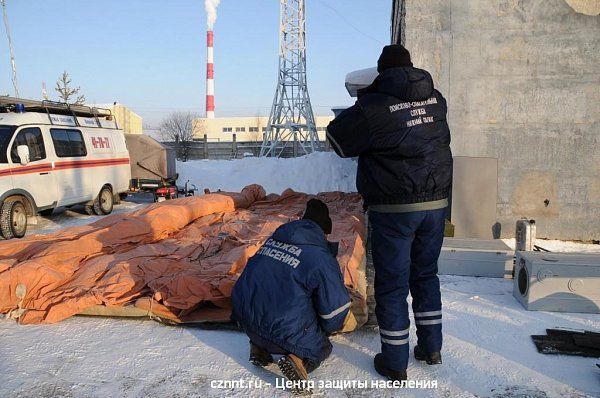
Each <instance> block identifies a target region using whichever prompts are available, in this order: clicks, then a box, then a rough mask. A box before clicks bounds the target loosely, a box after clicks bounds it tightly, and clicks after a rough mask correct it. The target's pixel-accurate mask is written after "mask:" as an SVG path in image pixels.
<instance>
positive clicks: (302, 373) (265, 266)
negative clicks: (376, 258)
mask: <svg viewBox="0 0 600 398" xmlns="http://www.w3.org/2000/svg"><path fill="white" fill-rule="evenodd" d="M331 230H332V223H331V218H329V210H328V208H327V205H326V204H325V203H323V202H321V201H320V200H317V199H311V200H310V201H309V202H308V204H307V208H306V212H305V214H304V217H303V219H302V220H298V221H292V222H290V223H287V224H284V225H282V226H280V227H279V228H277V230H276V231H275V233H274V234H273V235H272V236H271V237H270V238H269V239H268V240H267V242H266V243H265V244H264V246H262V247H261V248H260V249H259V250H258V252H257V253H256V255H254V256H253V257H252V258H251V259H250V260H249V261H248V264H247V265H246V268H245V269H244V271H243V272H242V275H241V276H240V278H239V279H238V281H237V283H236V284H235V287H234V288H233V293H232V299H233V314H232V319H233V320H235V321H237V322H238V323H239V324H241V326H242V327H243V329H244V331H245V332H246V334H247V335H248V337H249V338H250V362H252V363H253V364H255V365H257V366H266V365H268V364H270V363H272V362H273V357H272V355H271V354H281V355H283V356H282V357H281V359H280V360H279V361H278V363H277V364H278V366H279V368H280V369H281V371H282V373H283V374H284V376H285V377H287V378H288V379H290V380H292V381H298V380H306V379H307V378H308V373H310V372H312V371H313V370H315V369H316V368H317V367H318V366H319V365H320V364H321V362H322V361H323V360H325V359H326V358H327V357H328V356H329V355H330V354H331V350H332V345H331V343H330V342H329V339H328V337H327V336H328V335H329V334H331V333H333V332H336V331H338V330H340V329H341V328H342V326H343V324H344V320H345V319H346V318H351V317H352V315H351V312H350V311H349V308H350V304H351V301H350V297H349V294H348V291H347V290H346V288H345V286H344V281H343V277H342V273H341V271H340V267H339V264H338V262H337V260H336V255H337V247H335V246H334V245H333V244H331V243H329V242H328V241H327V239H326V237H325V234H330V233H331Z"/></svg>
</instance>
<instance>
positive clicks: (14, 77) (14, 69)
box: [0, 0, 19, 98]
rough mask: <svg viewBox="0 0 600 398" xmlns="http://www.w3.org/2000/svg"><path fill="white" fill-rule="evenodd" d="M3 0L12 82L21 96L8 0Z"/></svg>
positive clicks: (17, 95) (16, 93) (16, 94)
mask: <svg viewBox="0 0 600 398" xmlns="http://www.w3.org/2000/svg"><path fill="white" fill-rule="evenodd" d="M0 1H1V2H2V14H3V15H4V27H5V28H6V37H7V39H8V49H9V51H10V65H11V67H12V83H13V87H14V88H15V97H17V98H18V97H19V84H18V83H17V65H16V64H15V52H14V50H13V45H12V38H11V36H10V27H9V26H8V14H7V13H6V0H0Z"/></svg>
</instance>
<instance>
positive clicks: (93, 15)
mask: <svg viewBox="0 0 600 398" xmlns="http://www.w3.org/2000/svg"><path fill="white" fill-rule="evenodd" d="M6 2H7V10H8V14H9V15H8V16H9V23H10V27H11V30H12V36H13V44H14V49H15V58H16V64H17V73H18V79H19V90H20V94H21V96H22V97H26V98H33V99H40V98H41V85H42V81H45V82H46V85H47V87H48V94H49V95H50V97H51V98H56V95H55V94H56V93H55V91H54V85H55V82H56V79H57V78H58V76H59V75H60V73H61V72H62V71H63V70H67V71H68V72H69V73H70V74H71V76H72V78H73V83H74V84H75V85H79V86H81V89H82V93H83V94H85V96H86V98H87V100H88V102H89V103H112V102H113V101H118V102H120V103H123V104H125V105H127V106H130V107H131V108H132V109H133V110H135V111H136V112H138V113H139V114H141V115H142V116H143V117H144V123H145V124H146V125H147V126H152V127H153V126H156V125H157V124H158V123H159V122H160V120H161V118H163V117H164V116H165V115H166V114H168V113H169V112H171V111H175V110H184V111H187V110H190V111H194V112H197V113H199V114H201V115H203V114H204V95H205V91H204V90H205V75H206V67H205V63H206V47H205V46H206V14H205V11H204V1H203V0H169V1H165V0H161V1H158V0H103V1H87V0H6ZM391 3H392V1H391V0H307V1H306V13H307V43H308V50H307V58H308V84H309V93H310V96H311V100H312V103H313V108H314V112H315V114H316V115H328V114H329V113H330V108H331V107H332V106H336V105H349V104H351V103H352V102H353V101H352V100H351V99H350V98H349V96H348V94H347V92H346V91H345V89H344V76H345V75H346V73H347V72H350V71H352V70H356V69H360V68H366V67H370V66H374V65H375V63H376V60H377V57H378V55H379V53H380V51H381V47H382V46H383V45H385V44H387V43H388V42H389V30H390V29H389V28H390V26H389V25H390V22H389V20H390V11H391ZM278 30H279V1H277V0H222V1H221V5H220V6H219V9H218V19H217V22H216V25H215V91H216V115H217V116H254V115H256V114H262V115H267V114H268V112H269V110H270V106H271V102H272V101H273V95H274V93H275V85H276V79H277V54H278V40H279V32H278ZM0 36H2V37H1V38H0V93H1V94H2V95H4V94H11V95H12V94H14V93H13V88H12V82H11V72H10V63H9V56H8V45H7V40H6V36H5V35H4V26H2V29H1V30H0Z"/></svg>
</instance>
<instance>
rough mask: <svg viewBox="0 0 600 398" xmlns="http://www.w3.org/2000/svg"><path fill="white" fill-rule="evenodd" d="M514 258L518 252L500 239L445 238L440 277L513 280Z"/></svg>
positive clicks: (439, 263) (439, 260) (440, 263)
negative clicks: (454, 276)
mask: <svg viewBox="0 0 600 398" xmlns="http://www.w3.org/2000/svg"><path fill="white" fill-rule="evenodd" d="M513 257H514V251H513V250H512V249H511V248H510V247H508V246H507V245H506V244H505V243H504V242H502V241H501V240H499V239H457V238H444V245H443V246H442V251H441V253H440V257H439V259H438V273H439V274H441V275H465V276H484V277H489V278H511V277H512V269H513Z"/></svg>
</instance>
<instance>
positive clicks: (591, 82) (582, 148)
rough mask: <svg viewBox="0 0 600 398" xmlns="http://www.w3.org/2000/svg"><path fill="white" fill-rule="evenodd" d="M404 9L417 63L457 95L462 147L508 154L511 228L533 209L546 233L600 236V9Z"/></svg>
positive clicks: (431, 0)
mask: <svg viewBox="0 0 600 398" xmlns="http://www.w3.org/2000/svg"><path fill="white" fill-rule="evenodd" d="M592 1H595V0H592ZM570 2H571V3H572V2H573V0H570ZM404 5H405V8H406V16H405V21H404V22H405V45H406V47H407V48H408V49H409V50H411V53H412V55H413V63H414V64H415V66H417V67H422V68H425V69H427V70H429V71H430V72H431V74H432V76H433V78H434V81H435V82H436V85H437V86H438V88H439V89H440V91H441V92H442V93H443V94H444V95H445V96H446V98H447V99H448V104H449V122H450V128H451V131H452V139H453V143H452V148H453V151H454V154H455V155H458V156H483V157H496V158H498V159H499V181H498V218H499V222H500V223H501V225H502V235H503V236H513V235H514V228H515V221H516V220H517V219H518V218H520V217H522V216H525V217H529V218H534V219H535V220H536V221H537V233H538V236H540V237H548V238H560V239H581V240H598V239H600V17H599V16H589V15H584V14H581V13H578V12H576V11H575V10H574V9H573V8H572V7H571V6H570V5H569V4H568V3H567V2H566V1H565V0H452V1H450V0H405V4H404ZM473 200H477V198H473Z"/></svg>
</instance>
